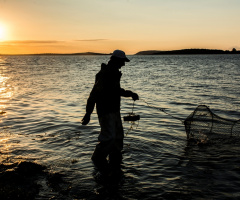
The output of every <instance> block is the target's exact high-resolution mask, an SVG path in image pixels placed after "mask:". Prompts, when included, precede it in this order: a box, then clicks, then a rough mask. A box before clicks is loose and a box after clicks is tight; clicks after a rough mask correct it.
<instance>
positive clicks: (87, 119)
mask: <svg viewBox="0 0 240 200" xmlns="http://www.w3.org/2000/svg"><path fill="white" fill-rule="evenodd" d="M90 116H91V114H88V113H86V114H85V116H84V117H83V119H82V121H81V123H82V125H87V124H88V123H89V121H90Z"/></svg>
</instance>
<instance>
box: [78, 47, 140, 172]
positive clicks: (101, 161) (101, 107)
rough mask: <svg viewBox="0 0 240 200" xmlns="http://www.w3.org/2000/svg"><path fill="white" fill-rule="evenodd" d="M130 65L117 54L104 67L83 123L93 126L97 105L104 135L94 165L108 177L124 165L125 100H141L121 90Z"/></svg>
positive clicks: (130, 92)
mask: <svg viewBox="0 0 240 200" xmlns="http://www.w3.org/2000/svg"><path fill="white" fill-rule="evenodd" d="M129 61H130V60H129V59H128V58H127V57H126V55H125V53H124V52H123V51H121V50H115V51H114V52H113V53H112V56H111V58H110V60H109V62H108V64H107V65H106V64H102V66H101V70H100V71H99V72H98V73H97V75H96V79H95V84H94V87H93V89H92V91H91V93H90V96H89V98H88V100H87V106H86V114H85V116H84V117H83V119H82V124H83V125H86V124H88V123H89V121H90V116H91V113H92V112H93V110H94V106H95V104H96V108H97V114H98V119H99V123H100V126H101V132H100V134H99V136H98V140H99V143H98V144H97V145H96V148H95V151H94V153H93V155H92V161H93V163H94V164H95V166H96V167H97V168H98V169H99V171H100V172H102V173H103V174H104V173H105V174H108V173H109V172H110V170H111V169H116V168H120V164H121V161H122V153H121V151H122V149H123V138H124V133H123V126H122V120H121V115H120V101H121V96H123V97H132V99H133V100H134V101H135V100H138V99H139V98H138V95H137V94H136V93H133V92H132V91H129V90H124V89H123V88H121V86H120V79H121V76H122V73H121V72H120V71H119V69H121V67H122V66H125V62H129ZM108 156H109V162H108V161H107V157H108Z"/></svg>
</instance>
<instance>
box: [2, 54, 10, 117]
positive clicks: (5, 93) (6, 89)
mask: <svg viewBox="0 0 240 200" xmlns="http://www.w3.org/2000/svg"><path fill="white" fill-rule="evenodd" d="M0 67H1V68H0V115H4V114H6V112H5V111H4V110H5V109H6V107H7V104H8V101H9V100H10V99H11V98H12V96H13V88H12V87H11V85H9V84H8V80H9V77H8V76H7V74H6V71H7V66H5V61H4V60H3V59H1V58H0Z"/></svg>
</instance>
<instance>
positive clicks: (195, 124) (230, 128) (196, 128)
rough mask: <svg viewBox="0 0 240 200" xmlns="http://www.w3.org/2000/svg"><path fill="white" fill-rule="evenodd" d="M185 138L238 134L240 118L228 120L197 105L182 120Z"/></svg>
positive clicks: (200, 138)
mask: <svg viewBox="0 0 240 200" xmlns="http://www.w3.org/2000/svg"><path fill="white" fill-rule="evenodd" d="M184 125H185V130H186V133H187V138H188V139H191V138H194V139H197V140H206V139H207V140H208V139H210V140H211V139H216V138H225V137H230V136H240V120H229V119H224V118H222V117H219V116H218V115H216V114H214V113H213V112H212V111H211V110H210V109H209V108H208V107H207V106H205V105H199V106H198V107H197V108H196V109H195V110H194V111H193V112H192V113H191V114H190V115H189V116H188V117H187V118H186V120H185V121H184Z"/></svg>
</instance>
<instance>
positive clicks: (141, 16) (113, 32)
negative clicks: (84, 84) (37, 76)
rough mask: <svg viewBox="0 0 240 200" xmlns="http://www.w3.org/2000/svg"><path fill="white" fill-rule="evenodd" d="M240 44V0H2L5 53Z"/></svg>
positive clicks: (0, 33) (1, 48)
mask: <svg viewBox="0 0 240 200" xmlns="http://www.w3.org/2000/svg"><path fill="white" fill-rule="evenodd" d="M187 48H207V49H223V50H231V49H232V48H236V49H238V50H239V49H240V0H0V54H3V53H10V54H13V53H78V52H89V51H91V52H99V53H111V52H112V51H113V50H114V49H122V50H124V51H125V52H126V53H127V54H135V53H137V52H138V51H142V50H177V49H187Z"/></svg>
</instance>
